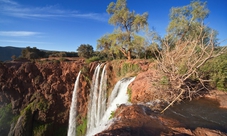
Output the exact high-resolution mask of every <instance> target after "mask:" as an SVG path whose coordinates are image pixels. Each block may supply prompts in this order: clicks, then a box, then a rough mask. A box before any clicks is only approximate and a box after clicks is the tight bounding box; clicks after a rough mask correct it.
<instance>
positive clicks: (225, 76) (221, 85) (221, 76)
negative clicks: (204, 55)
mask: <svg viewBox="0 0 227 136" xmlns="http://www.w3.org/2000/svg"><path fill="white" fill-rule="evenodd" d="M200 74H201V75H202V76H203V78H204V79H207V80H211V82H210V86H211V87H212V88H217V89H218V90H223V91H227V52H226V53H225V54H222V55H220V56H218V57H216V58H214V59H211V60H209V61H208V62H207V63H206V64H205V65H204V66H202V67H201V68H200Z"/></svg>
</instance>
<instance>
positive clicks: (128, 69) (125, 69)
mask: <svg viewBox="0 0 227 136" xmlns="http://www.w3.org/2000/svg"><path fill="white" fill-rule="evenodd" d="M138 71H140V67H139V65H138V64H131V63H123V65H122V67H121V69H120V76H125V75H126V74H128V73H137V72H138Z"/></svg>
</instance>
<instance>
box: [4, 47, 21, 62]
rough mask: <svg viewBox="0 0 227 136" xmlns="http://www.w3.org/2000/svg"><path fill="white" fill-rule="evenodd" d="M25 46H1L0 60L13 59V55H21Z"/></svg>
mask: <svg viewBox="0 0 227 136" xmlns="http://www.w3.org/2000/svg"><path fill="white" fill-rule="evenodd" d="M23 49H24V48H19V47H10V46H7V47H0V61H7V60H12V59H11V57H12V56H13V55H15V56H16V57H19V56H20V55H21V51H22V50H23Z"/></svg>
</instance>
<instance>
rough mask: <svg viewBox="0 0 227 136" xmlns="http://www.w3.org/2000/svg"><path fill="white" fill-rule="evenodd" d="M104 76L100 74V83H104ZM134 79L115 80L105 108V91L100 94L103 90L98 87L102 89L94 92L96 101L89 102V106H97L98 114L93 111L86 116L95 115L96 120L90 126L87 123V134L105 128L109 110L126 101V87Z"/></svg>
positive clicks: (109, 113)
mask: <svg viewBox="0 0 227 136" xmlns="http://www.w3.org/2000/svg"><path fill="white" fill-rule="evenodd" d="M97 67H98V66H97ZM99 68H100V67H99ZM104 70H105V67H104V69H103V71H104ZM95 74H97V73H95ZM95 74H94V75H93V76H95V77H96V76H97V75H95ZM104 77H105V76H104ZM104 77H103V74H102V76H101V83H100V85H101V84H102V83H104V84H105V82H106V81H104V79H105V78H104ZM93 79H94V78H93ZM102 79H103V80H102ZM134 79H135V77H130V78H124V79H122V80H120V81H118V82H117V84H116V85H115V87H114V89H113V91H112V93H111V95H110V96H109V105H108V108H107V109H106V107H105V106H106V94H105V93H104V94H102V92H103V91H104V90H102V89H100V90H102V91H99V94H94V95H95V96H98V103H91V105H92V106H91V107H97V108H98V109H97V110H98V111H99V113H100V114H99V115H100V116H97V113H95V112H90V113H89V115H90V116H88V117H97V120H96V121H97V122H96V124H95V125H94V126H92V125H91V124H90V123H89V124H88V126H87V133H86V135H87V136H90V135H95V134H97V133H98V132H101V131H103V130H104V129H106V128H107V124H106V123H107V122H108V121H109V117H110V115H111V112H112V111H115V110H116V109H117V105H120V104H123V103H127V102H128V95H127V87H128V85H129V84H130V83H131V82H132V81H133V80H134ZM105 80H106V79H105ZM93 82H95V81H93ZM91 98H92V97H91ZM93 98H94V96H93ZM99 99H100V100H99ZM102 106H103V107H102ZM89 110H91V109H88V112H89ZM91 111H92V110H91ZM98 119H99V120H98ZM88 120H90V119H89V118H88Z"/></svg>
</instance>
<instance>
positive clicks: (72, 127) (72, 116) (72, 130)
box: [67, 71, 81, 136]
mask: <svg viewBox="0 0 227 136" xmlns="http://www.w3.org/2000/svg"><path fill="white" fill-rule="evenodd" d="M80 72H81V71H80ZM80 72H79V74H78V75H77V78H76V81H75V85H74V90H73V96H72V102H71V106H70V112H69V128H68V133H67V136H76V105H77V95H76V93H77V88H78V85H79V79H80Z"/></svg>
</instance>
